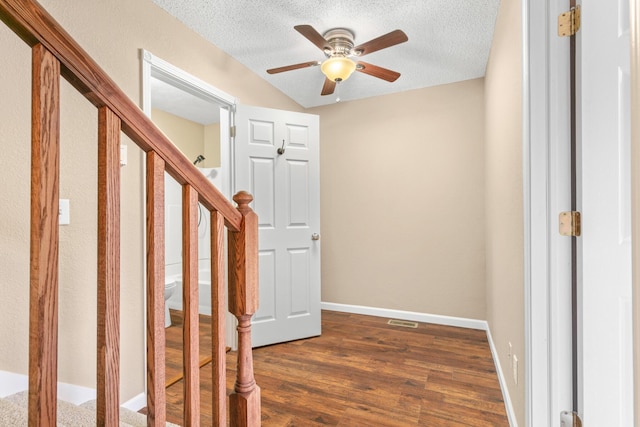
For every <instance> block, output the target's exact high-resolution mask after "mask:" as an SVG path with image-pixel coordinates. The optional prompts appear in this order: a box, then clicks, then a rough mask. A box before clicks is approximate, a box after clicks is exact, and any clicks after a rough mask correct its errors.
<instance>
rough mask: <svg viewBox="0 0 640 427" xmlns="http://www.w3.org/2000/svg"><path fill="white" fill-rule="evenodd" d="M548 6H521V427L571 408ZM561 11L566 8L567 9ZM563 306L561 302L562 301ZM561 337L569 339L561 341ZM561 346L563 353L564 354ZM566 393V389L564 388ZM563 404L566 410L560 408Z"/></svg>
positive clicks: (559, 61) (560, 133) (561, 114)
mask: <svg viewBox="0 0 640 427" xmlns="http://www.w3.org/2000/svg"><path fill="white" fill-rule="evenodd" d="M557 3H558V2H552V1H550V0H544V1H541V0H523V2H522V24H523V25H522V29H523V34H522V35H523V56H522V57H523V74H522V75H523V187H524V188H523V196H524V227H525V236H524V273H525V274H524V275H525V277H524V288H525V296H524V302H525V352H526V368H525V376H526V381H525V384H526V390H525V406H526V416H525V420H526V425H528V426H544V425H549V426H550V425H554V424H558V423H559V421H558V419H559V414H560V411H561V410H563V409H571V405H570V403H571V402H570V399H571V394H570V392H569V393H565V392H563V390H565V391H566V390H567V387H570V383H569V381H570V376H567V375H563V373H564V372H569V373H570V366H567V365H566V362H565V361H564V360H566V359H567V358H565V357H559V356H561V355H562V354H565V352H566V351H567V350H569V351H570V337H571V335H570V332H571V331H566V330H558V329H557V326H556V325H557V323H558V322H556V321H555V320H557V319H556V317H555V316H557V315H558V311H557V310H556V307H557V304H560V303H561V302H564V300H566V299H567V292H566V290H565V289H562V286H566V285H563V283H570V275H569V276H567V275H568V274H570V271H569V265H570V262H568V261H569V259H570V258H569V257H570V250H569V247H568V245H569V244H570V240H569V239H568V238H566V237H565V238H564V239H561V236H559V234H558V232H557V221H558V220H557V215H558V213H559V212H560V211H563V210H570V209H569V206H566V204H567V203H568V202H569V199H568V193H567V188H566V184H564V185H561V184H560V183H568V182H569V165H568V164H567V157H566V156H567V152H566V150H562V149H561V150H558V149H557V148H556V147H562V146H568V138H569V129H570V122H569V120H570V117H569V115H568V111H569V108H568V102H569V100H568V92H569V91H568V41H566V39H565V40H562V39H560V38H559V37H553V34H555V31H554V29H553V28H554V26H555V25H556V23H555V22H556V21H555V19H556V17H557V15H558V14H559V13H561V12H560V11H559V10H557V9H558V8H559V7H562V6H561V5H558V4H557ZM567 4H568V2H567ZM567 303H568V302H567ZM567 332H568V333H569V334H568V335H567ZM567 346H569V347H567ZM568 390H569V391H570V390H571V389H570V388H568ZM567 405H568V406H567Z"/></svg>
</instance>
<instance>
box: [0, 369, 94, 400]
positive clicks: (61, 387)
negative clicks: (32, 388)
mask: <svg viewBox="0 0 640 427" xmlns="http://www.w3.org/2000/svg"><path fill="white" fill-rule="evenodd" d="M28 388H29V377H28V376H27V375H22V374H15V373H13V372H7V371H0V397H6V396H10V395H12V394H15V393H19V392H21V391H25V390H27V389H28ZM95 398H96V391H95V390H94V389H92V388H89V387H83V386H79V385H74V384H67V383H61V382H59V383H58V399H60V400H64V401H65V402H69V403H73V404H74V405H79V404H81V403H84V402H86V401H87V400H92V399H95Z"/></svg>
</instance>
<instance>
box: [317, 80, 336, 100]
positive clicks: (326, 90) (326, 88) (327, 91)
mask: <svg viewBox="0 0 640 427" xmlns="http://www.w3.org/2000/svg"><path fill="white" fill-rule="evenodd" d="M334 90H336V82H334V81H333V80H329V79H327V78H325V79H324V85H322V92H320V95H322V96H324V95H331V94H332V93H333V91H334Z"/></svg>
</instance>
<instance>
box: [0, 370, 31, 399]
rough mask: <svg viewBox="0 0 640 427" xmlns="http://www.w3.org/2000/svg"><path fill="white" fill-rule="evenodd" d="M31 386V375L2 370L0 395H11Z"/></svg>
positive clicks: (0, 372)
mask: <svg viewBox="0 0 640 427" xmlns="http://www.w3.org/2000/svg"><path fill="white" fill-rule="evenodd" d="M28 388H29V377H27V376H26V375H21V374H14V373H13V372H7V371H0V397H7V396H11V395H12V394H15V393H18V392H20V391H23V390H26V389H28Z"/></svg>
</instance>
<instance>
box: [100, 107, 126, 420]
mask: <svg viewBox="0 0 640 427" xmlns="http://www.w3.org/2000/svg"><path fill="white" fill-rule="evenodd" d="M97 311H98V338H97V344H98V361H97V401H96V404H97V414H96V417H97V418H96V421H97V424H98V425H107V426H117V425H118V424H119V420H120V118H118V116H116V115H115V114H114V113H113V111H111V110H110V109H109V108H107V107H102V108H100V109H99V110H98V310H97Z"/></svg>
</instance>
